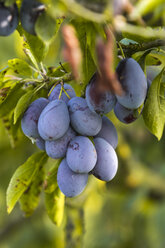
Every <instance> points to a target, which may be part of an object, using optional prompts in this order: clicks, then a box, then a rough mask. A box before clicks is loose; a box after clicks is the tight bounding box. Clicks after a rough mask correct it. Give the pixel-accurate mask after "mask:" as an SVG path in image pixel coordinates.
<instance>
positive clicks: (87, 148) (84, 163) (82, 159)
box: [66, 136, 97, 173]
mask: <svg viewBox="0 0 165 248" xmlns="http://www.w3.org/2000/svg"><path fill="white" fill-rule="evenodd" d="M66 161H67V164H68V166H69V167H70V169H71V170H72V171H74V172H76V173H89V172H90V171H91V170H92V169H93V168H94V166H95V164H96V161H97V153H96V149H95V147H94V145H93V143H92V142H91V141H90V139H89V138H87V137H84V136H77V137H75V138H74V139H72V140H71V142H70V143H69V146H68V149H67V154H66Z"/></svg>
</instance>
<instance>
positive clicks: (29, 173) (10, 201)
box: [7, 152, 47, 213]
mask: <svg viewBox="0 0 165 248" xmlns="http://www.w3.org/2000/svg"><path fill="white" fill-rule="evenodd" d="M46 160H47V155H46V154H45V152H38V153H35V154H33V155H32V156H31V157H29V158H28V160H27V161H26V162H25V163H24V164H23V165H21V166H20V167H19V168H18V169H17V170H16V171H15V173H14V175H13V177H12V178H11V180H10V183H9V186H8V189H7V211H8V213H11V211H12V210H13V208H14V206H15V204H16V202H17V201H18V200H19V199H20V197H21V196H22V194H23V193H24V192H25V190H27V188H28V187H29V185H30V183H31V182H32V180H33V178H34V176H35V175H36V173H37V171H38V170H39V168H40V167H42V166H43V165H44V164H45V163H46Z"/></svg>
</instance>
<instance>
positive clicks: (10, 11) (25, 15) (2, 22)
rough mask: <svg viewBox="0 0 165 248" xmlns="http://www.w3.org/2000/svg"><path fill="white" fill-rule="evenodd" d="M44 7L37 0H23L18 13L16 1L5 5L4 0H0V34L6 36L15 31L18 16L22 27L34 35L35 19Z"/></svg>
mask: <svg viewBox="0 0 165 248" xmlns="http://www.w3.org/2000/svg"><path fill="white" fill-rule="evenodd" d="M44 9H45V6H44V5H43V4H42V3H40V2H39V1H37V0H23V1H22V5H21V8H20V13H19V11H18V7H17V4H16V3H14V4H12V5H10V6H6V5H5V0H4V1H3V0H2V1H0V36H8V35H10V34H11V33H13V32H14V31H15V29H16V28H17V26H18V23H19V16H20V21H21V24H22V27H23V28H24V29H25V30H26V31H27V32H28V33H30V34H33V35H35V34H36V33H35V23H36V20H37V18H38V16H39V15H40V14H41V13H42V12H43V11H44Z"/></svg>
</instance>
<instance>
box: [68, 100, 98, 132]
mask: <svg viewBox="0 0 165 248" xmlns="http://www.w3.org/2000/svg"><path fill="white" fill-rule="evenodd" d="M68 109H69V114H70V119H71V125H72V127H73V128H74V129H75V131H76V132H77V133H79V134H81V135H84V136H94V135H96V134H97V133H98V132H99V131H100V129H101V126H102V118H101V116H99V115H98V114H96V113H94V112H92V111H91V110H90V109H89V107H88V105H87V102H86V100H85V99H84V98H82V97H73V98H72V99H71V100H70V101H69V102H68Z"/></svg>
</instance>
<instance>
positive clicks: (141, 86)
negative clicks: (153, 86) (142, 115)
mask: <svg viewBox="0 0 165 248" xmlns="http://www.w3.org/2000/svg"><path fill="white" fill-rule="evenodd" d="M116 72H117V76H118V79H119V82H120V84H121V86H122V88H123V91H124V93H123V95H122V96H119V95H116V97H117V100H118V102H119V103H120V104H121V105H122V106H124V107H125V108H128V109H137V108H138V107H140V106H141V105H142V104H143V102H144V100H145V98H146V95H147V79H146V77H145V74H144V72H143V71H142V69H141V67H140V65H139V64H138V63H137V62H136V61H135V60H134V59H132V58H127V59H123V60H121V61H120V62H119V64H118V66H117V69H116Z"/></svg>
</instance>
